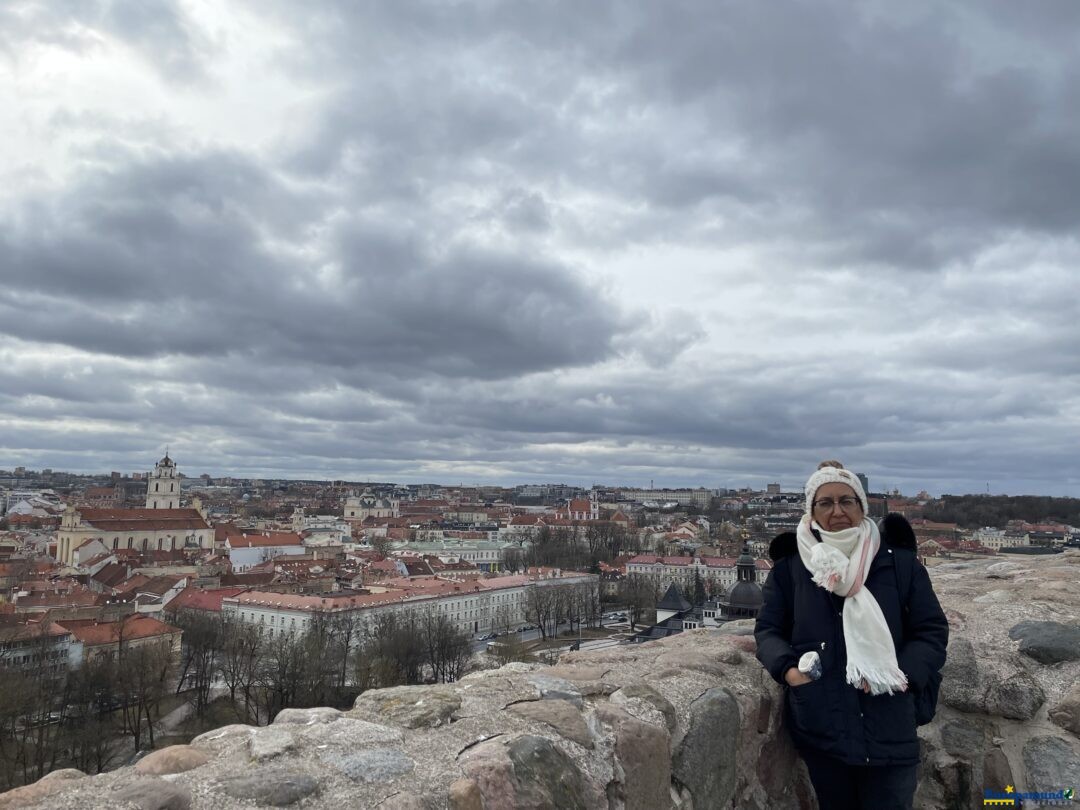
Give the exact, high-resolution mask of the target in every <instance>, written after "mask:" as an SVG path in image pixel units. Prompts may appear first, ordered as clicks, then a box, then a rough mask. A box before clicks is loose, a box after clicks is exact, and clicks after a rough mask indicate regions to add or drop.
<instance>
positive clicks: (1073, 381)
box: [0, 0, 1080, 495]
mask: <svg viewBox="0 0 1080 810" xmlns="http://www.w3.org/2000/svg"><path fill="white" fill-rule="evenodd" d="M1078 29H1080V3H1077V2H1074V0H1055V1H1054V2H1048V1H1046V0H1029V2H1025V3H1017V2H1015V0H978V2H975V1H974V0H972V2H957V1H956V0H947V1H945V0H943V1H942V2H922V0H915V2H904V3H898V2H895V1H892V2H860V3H854V2H850V0H848V2H828V0H816V2H789V1H780V0H770V2H751V3H747V2H715V0H702V2H663V3H636V2H601V0H590V1H589V2H584V3H583V2H565V3H562V2H543V3H523V2H516V1H515V2H497V1H495V0H482V1H478V2H456V3H452V2H447V1H446V0H444V1H443V2H430V3H420V2H405V1H404V0H394V1H393V2H356V1H355V0H309V1H308V2H304V3H298V2H294V0H250V2H243V1H242V0H230V2H229V3H221V2H219V0H40V1H38V0H4V2H3V3H2V4H0V110H2V111H3V112H2V113H0V149H2V158H0V468H11V467H13V466H15V465H20V464H21V465H26V466H28V467H32V468H41V467H53V468H57V469H67V470H76V471H92V472H97V471H109V470H113V469H119V470H124V471H132V470H145V469H148V468H149V467H151V466H152V465H153V462H154V461H155V460H156V459H157V458H158V457H160V455H161V453H162V451H163V450H164V448H165V446H166V445H168V446H169V447H170V449H171V453H172V455H173V457H174V458H175V459H177V461H178V463H179V465H180V468H181V470H182V471H183V472H185V473H187V474H189V475H198V474H200V473H203V472H208V473H210V474H211V475H225V474H237V475H252V476H255V475H258V476H284V477H316V478H333V477H347V478H354V479H373V480H397V481H402V482H419V481H434V482H448V483H457V482H466V483H477V482H486V483H503V484H516V483H524V482H544V481H549V482H558V481H564V482H568V483H580V484H585V485H589V484H592V483H594V482H596V483H607V484H620V483H621V484H637V485H648V484H649V482H650V481H655V484H656V486H662V485H667V486H684V485H691V486H707V487H718V486H719V487H725V486H746V485H754V486H760V485H763V484H764V483H767V482H769V481H780V482H782V483H783V484H784V485H785V486H787V487H791V488H797V487H800V486H801V484H802V482H803V481H804V480H805V478H806V476H807V475H808V474H809V472H810V471H811V470H812V469H813V468H814V466H816V463H817V462H818V461H819V460H821V459H822V458H829V457H836V458H839V459H841V460H843V461H844V462H845V463H847V465H848V466H849V467H852V468H853V469H856V470H861V471H864V472H866V473H867V474H868V475H869V476H870V479H871V488H872V489H874V490H880V489H883V488H886V487H888V488H892V487H899V488H900V489H901V490H903V491H905V492H916V491H918V490H919V489H923V488H925V489H927V490H929V491H931V492H933V493H939V492H954V493H960V492H984V491H986V488H987V485H988V484H989V487H990V490H991V491H992V492H995V493H996V492H1007V493H1013V494H1019V493H1043V494H1055V495H1066V494H1070V495H1077V494H1080V456H1078V453H1077V449H1078V447H1080V296H1078V291H1077V284H1076V280H1077V276H1078V273H1077V267H1078V259H1080V246H1078V242H1077V225H1078V224H1080V40H1078V39H1077V37H1076V31H1077V30H1078Z"/></svg>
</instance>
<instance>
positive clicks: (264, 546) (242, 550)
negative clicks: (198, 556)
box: [225, 532, 306, 574]
mask: <svg viewBox="0 0 1080 810" xmlns="http://www.w3.org/2000/svg"><path fill="white" fill-rule="evenodd" d="M305 551H306V547H305V546H304V541H303V539H302V538H301V537H300V535H298V534H295V533H293V532H283V533H281V534H230V535H229V536H228V537H226V538H225V553H226V554H228V555H229V562H230V563H231V564H232V568H233V571H235V572H236V573H238V574H239V573H241V572H243V571H247V570H248V569H249V568H252V567H254V566H256V565H259V564H260V563H264V562H266V561H267V560H272V559H274V557H280V556H281V555H282V554H303V553H304V552H305Z"/></svg>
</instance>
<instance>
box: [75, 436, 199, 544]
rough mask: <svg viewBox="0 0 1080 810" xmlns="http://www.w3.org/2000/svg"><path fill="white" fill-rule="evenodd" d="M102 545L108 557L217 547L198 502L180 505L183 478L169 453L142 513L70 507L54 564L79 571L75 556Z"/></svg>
mask: <svg viewBox="0 0 1080 810" xmlns="http://www.w3.org/2000/svg"><path fill="white" fill-rule="evenodd" d="M93 540H98V541H100V542H101V543H102V544H103V545H104V546H105V549H106V550H107V551H118V550H121V549H134V550H136V551H141V552H150V551H177V550H182V549H192V548H202V549H210V548H213V547H214V529H213V527H212V526H211V525H210V524H209V523H208V522H207V520H206V515H205V513H204V512H203V510H202V509H201V506H200V504H199V502H198V500H196V502H195V503H194V504H193V505H192V506H191V507H187V508H185V507H182V506H181V505H180V474H179V471H178V470H177V468H176V462H175V461H173V460H172V459H171V458H169V454H168V453H166V454H165V457H164V458H162V459H161V460H160V461H159V462H158V463H157V464H156V465H154V471H153V473H151V474H150V475H149V477H148V478H147V487H146V507H145V508H144V509H95V508H90V507H75V506H68V507H67V509H65V510H64V514H63V517H62V518H61V521H60V529H59V530H58V531H57V534H56V559H57V562H60V563H62V564H64V565H75V561H76V555H75V552H76V550H77V549H78V548H79V547H80V546H82V545H83V544H85V543H88V542H90V541H93Z"/></svg>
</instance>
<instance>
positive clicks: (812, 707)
mask: <svg viewBox="0 0 1080 810" xmlns="http://www.w3.org/2000/svg"><path fill="white" fill-rule="evenodd" d="M829 692H830V690H829V688H828V682H827V681H826V679H825V678H819V679H818V680H816V681H810V683H804V684H803V685H802V686H790V687H788V704H789V706H790V709H791V721H792V725H793V726H794V729H793V730H794V731H795V733H796V736H798V737H802V738H804V739H807V740H823V739H826V738H828V737H831V736H832V732H833V730H834V729H835V727H836V722H835V720H836V718H835V717H834V716H833V712H832V706H831V701H830V700H829Z"/></svg>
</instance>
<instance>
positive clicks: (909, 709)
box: [864, 690, 917, 743]
mask: <svg viewBox="0 0 1080 810" xmlns="http://www.w3.org/2000/svg"><path fill="white" fill-rule="evenodd" d="M864 705H865V707H866V714H867V720H868V721H869V722H867V723H866V734H867V736H868V737H870V738H872V739H873V740H874V741H876V742H879V743H907V742H911V741H912V740H915V739H916V737H917V732H916V730H915V729H916V724H915V701H914V698H913V696H912V694H911V691H910V690H909V691H907V692H898V693H896V694H893V695H877V696H875V697H872V698H869V699H867V701H866V703H865V704H864Z"/></svg>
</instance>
